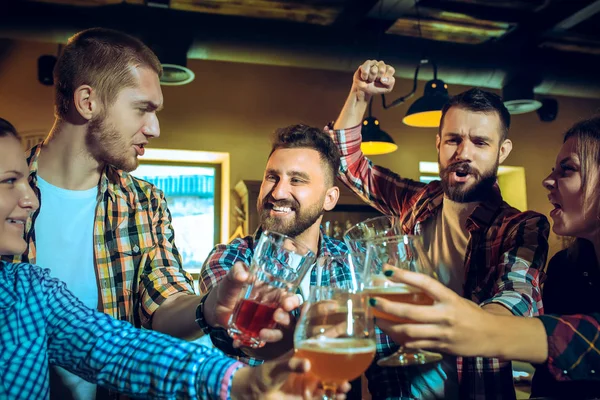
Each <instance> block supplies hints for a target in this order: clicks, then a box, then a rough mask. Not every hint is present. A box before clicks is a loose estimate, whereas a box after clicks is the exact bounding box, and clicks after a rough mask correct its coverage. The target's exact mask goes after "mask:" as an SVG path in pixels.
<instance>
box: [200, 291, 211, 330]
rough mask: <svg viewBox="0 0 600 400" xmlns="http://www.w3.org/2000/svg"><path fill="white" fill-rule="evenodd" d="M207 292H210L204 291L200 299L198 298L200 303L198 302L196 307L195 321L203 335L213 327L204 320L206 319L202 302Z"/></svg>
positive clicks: (206, 296)
mask: <svg viewBox="0 0 600 400" xmlns="http://www.w3.org/2000/svg"><path fill="white" fill-rule="evenodd" d="M209 294H210V292H208V293H206V294H205V295H204V296H203V297H202V299H200V304H198V307H196V323H197V324H198V326H199V327H200V329H202V332H204V334H205V335H208V334H210V333H211V332H212V330H213V329H214V328H213V327H212V326H210V325H209V324H208V323H207V322H206V319H204V303H205V302H206V299H207V298H208V295H209Z"/></svg>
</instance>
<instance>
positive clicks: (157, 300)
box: [138, 188, 194, 328]
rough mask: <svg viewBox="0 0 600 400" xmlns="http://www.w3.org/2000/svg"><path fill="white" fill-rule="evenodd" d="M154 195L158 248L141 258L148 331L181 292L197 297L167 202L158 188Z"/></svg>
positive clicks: (141, 294)
mask: <svg viewBox="0 0 600 400" xmlns="http://www.w3.org/2000/svg"><path fill="white" fill-rule="evenodd" d="M152 194H153V208H155V209H154V212H153V218H152V229H153V232H154V234H155V238H156V245H155V246H154V247H152V248H151V249H150V250H149V251H148V252H147V253H146V254H143V255H142V257H143V259H142V261H141V263H140V279H139V282H140V288H139V294H138V295H139V298H140V305H141V307H139V316H140V318H141V323H142V326H144V327H145V328H151V321H152V315H153V314H154V312H155V311H156V310H157V309H158V307H160V305H161V304H162V303H163V302H164V301H165V300H166V299H167V298H168V297H169V296H171V295H173V294H176V293H181V292H183V293H189V294H194V281H193V278H192V276H191V275H190V274H189V273H187V272H186V271H185V270H184V269H183V267H182V260H181V255H180V254H179V251H178V250H177V247H176V246H175V234H174V232H173V227H172V225H171V213H170V212H169V209H168V208H167V200H166V199H165V196H164V194H163V193H162V192H161V191H160V190H158V189H156V188H154V189H153V193H152Z"/></svg>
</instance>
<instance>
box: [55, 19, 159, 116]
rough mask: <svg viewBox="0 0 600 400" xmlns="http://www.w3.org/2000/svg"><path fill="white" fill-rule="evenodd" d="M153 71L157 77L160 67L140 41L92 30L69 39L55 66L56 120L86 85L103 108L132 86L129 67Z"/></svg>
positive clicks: (126, 36) (100, 29) (156, 59)
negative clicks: (97, 96)
mask: <svg viewBox="0 0 600 400" xmlns="http://www.w3.org/2000/svg"><path fill="white" fill-rule="evenodd" d="M138 66H141V67H146V68H150V69H152V70H153V71H154V72H156V74H157V75H158V76H159V77H160V76H161V75H162V66H161V64H160V61H159V60H158V58H157V57H156V55H155V54H154V53H153V52H152V50H150V48H149V47H148V46H146V45H145V44H144V43H142V42H141V41H140V40H138V39H136V38H134V37H132V36H129V35H127V34H125V33H122V32H119V31H115V30H111V29H104V28H91V29H87V30H84V31H81V32H79V33H77V34H75V35H74V36H72V37H71V38H70V39H69V41H68V42H67V45H66V46H65V48H64V50H63V52H62V54H61V56H60V58H59V59H58V61H57V63H56V66H55V67H54V82H55V84H56V99H55V107H56V108H55V112H56V116H57V117H59V118H64V117H66V116H67V114H68V113H69V110H70V109H71V106H72V104H73V95H74V93H75V90H76V89H77V88H78V87H80V86H81V85H89V86H91V87H92V88H93V89H94V90H96V91H97V92H98V95H99V96H100V99H101V100H102V103H103V105H104V107H108V106H110V105H111V104H112V102H113V101H114V100H115V99H116V97H117V94H118V93H119V92H120V91H121V90H122V89H123V88H126V87H132V86H133V85H134V80H133V75H132V74H131V68H132V67H138Z"/></svg>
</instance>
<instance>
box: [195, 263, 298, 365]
mask: <svg viewBox="0 0 600 400" xmlns="http://www.w3.org/2000/svg"><path fill="white" fill-rule="evenodd" d="M249 279H250V274H249V273H248V267H247V266H246V265H245V264H244V263H242V262H236V263H235V264H234V265H233V267H232V268H231V270H229V272H228V273H227V275H226V276H225V278H223V280H221V282H219V284H218V285H217V286H216V287H215V288H214V289H213V290H212V291H211V292H210V294H209V296H208V298H207V299H206V303H205V307H204V313H205V315H204V318H205V319H206V322H207V323H208V324H209V325H210V326H212V327H214V328H226V327H227V325H228V323H229V320H230V318H231V315H232V314H233V311H234V309H235V306H236V304H237V302H238V300H239V297H240V292H241V291H242V290H243V289H244V287H245V285H246V283H248V281H249ZM299 305H300V299H299V298H298V296H295V295H289V296H285V297H283V298H282V299H281V302H280V304H279V307H278V308H277V309H276V310H275V312H274V313H273V320H274V322H276V323H277V327H276V328H274V329H261V330H260V333H259V337H260V339H261V340H262V341H264V342H267V343H276V345H275V348H274V349H273V351H272V350H270V349H269V348H267V349H265V350H262V353H264V354H263V355H268V356H269V357H268V358H265V359H271V358H275V357H277V356H280V355H282V354H284V353H285V352H286V351H289V350H290V349H291V348H292V347H293V345H292V344H291V337H292V333H293V330H294V326H295V321H294V319H293V317H292V316H291V315H290V312H291V311H292V310H294V309H296V308H297V307H298V306H299ZM286 332H287V333H286ZM288 337H289V338H290V339H289V340H288V342H289V343H286V344H285V345H282V344H281V343H282V342H284V341H283V339H285V338H288ZM234 347H240V342H239V341H234ZM265 347H270V346H265ZM244 350H246V349H244Z"/></svg>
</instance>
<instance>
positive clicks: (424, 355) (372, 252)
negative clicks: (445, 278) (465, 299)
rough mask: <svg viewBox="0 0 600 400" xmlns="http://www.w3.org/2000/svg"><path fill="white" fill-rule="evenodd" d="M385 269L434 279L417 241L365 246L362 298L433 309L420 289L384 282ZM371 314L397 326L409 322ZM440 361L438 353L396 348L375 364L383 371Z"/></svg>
mask: <svg viewBox="0 0 600 400" xmlns="http://www.w3.org/2000/svg"><path fill="white" fill-rule="evenodd" d="M386 266H391V267H396V268H400V269H405V270H409V271H413V272H419V273H422V274H426V275H429V276H431V277H433V278H436V279H437V272H436V270H435V268H434V267H433V265H432V263H431V262H430V260H429V257H428V256H427V254H426V253H425V250H424V247H423V243H422V239H421V237H419V236H412V235H397V236H385V237H379V238H374V239H372V240H370V241H369V242H368V243H367V252H366V261H365V272H364V275H365V278H364V282H365V283H364V285H365V286H364V290H363V294H364V295H365V296H367V297H383V298H385V299H388V300H391V301H395V302H401V303H411V304H417V305H433V302H434V301H433V299H432V298H431V297H429V296H428V295H427V294H425V293H423V292H422V291H421V290H420V289H417V288H415V287H412V286H409V285H406V284H404V283H396V282H392V281H390V280H389V279H387V277H386V276H385V275H384V271H385V267H386ZM372 311H373V315H374V316H375V318H380V319H386V320H388V321H393V322H397V323H399V324H402V323H407V322H410V321H406V320H403V319H401V318H398V317H395V316H393V315H390V314H386V313H383V312H380V311H378V310H376V309H373V310H372ZM441 359H442V355H441V354H438V353H432V352H426V351H423V350H416V351H413V350H408V349H404V348H403V347H402V346H400V348H399V349H398V351H396V352H395V353H394V354H392V355H391V356H389V357H386V358H382V359H380V360H379V361H378V362H377V364H378V365H380V366H383V367H399V366H408V365H415V364H427V363H431V362H437V361H440V360H441Z"/></svg>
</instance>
